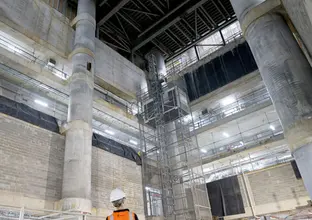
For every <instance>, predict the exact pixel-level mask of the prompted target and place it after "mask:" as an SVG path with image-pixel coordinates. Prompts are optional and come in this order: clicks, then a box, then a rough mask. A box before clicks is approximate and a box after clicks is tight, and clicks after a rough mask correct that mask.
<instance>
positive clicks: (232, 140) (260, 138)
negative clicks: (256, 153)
mask: <svg viewBox="0 0 312 220" xmlns="http://www.w3.org/2000/svg"><path fill="white" fill-rule="evenodd" d="M258 130H259V132H257V131H258ZM247 133H254V134H253V135H250V136H247V135H246V134H247ZM281 134H283V128H282V126H281V124H280V121H279V120H276V121H273V122H270V123H268V124H264V125H260V126H257V127H254V128H252V129H249V130H247V131H244V132H242V133H238V134H236V135H233V136H231V137H228V138H224V139H222V140H219V141H215V142H213V143H209V144H207V145H204V146H202V148H205V149H207V150H206V152H205V154H204V155H203V159H204V160H205V159H206V158H210V157H215V156H218V155H221V154H225V153H236V152H238V151H242V150H246V149H249V148H252V147H256V146H259V145H260V144H261V143H264V142H266V141H268V140H270V139H273V138H274V137H277V136H279V135H281Z"/></svg>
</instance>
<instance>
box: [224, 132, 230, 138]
mask: <svg viewBox="0 0 312 220" xmlns="http://www.w3.org/2000/svg"><path fill="white" fill-rule="evenodd" d="M222 134H223V136H224V137H226V138H228V137H230V135H229V134H228V133H226V132H223V133H222Z"/></svg>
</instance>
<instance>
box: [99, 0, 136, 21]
mask: <svg viewBox="0 0 312 220" xmlns="http://www.w3.org/2000/svg"><path fill="white" fill-rule="evenodd" d="M129 1H130V0H121V1H120V2H119V3H118V4H117V5H116V7H114V8H113V9H112V10H111V11H110V12H108V13H107V14H106V15H105V16H104V17H103V18H102V19H101V20H100V21H99V22H98V23H97V24H98V26H101V25H103V24H104V23H105V22H106V21H107V20H108V19H110V18H111V17H112V16H113V15H114V14H115V13H117V12H118V11H119V9H121V8H122V7H123V6H125V5H126V4H127V3H128V2H129Z"/></svg>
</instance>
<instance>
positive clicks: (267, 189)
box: [248, 164, 308, 206]
mask: <svg viewBox="0 0 312 220" xmlns="http://www.w3.org/2000/svg"><path fill="white" fill-rule="evenodd" d="M248 179H249V183H250V186H251V189H252V193H253V198H254V199H255V204H256V205H262V204H266V203H275V202H276V203H277V202H279V201H283V200H288V199H298V198H300V197H305V196H308V193H307V191H306V189H305V188H304V185H303V181H302V180H297V179H296V176H295V173H294V171H293V169H292V167H291V165H290V164H288V165H284V166H279V167H276V168H273V169H268V170H264V171H261V172H256V173H251V174H249V175H248ZM299 205H305V204H297V205H295V206H299Z"/></svg>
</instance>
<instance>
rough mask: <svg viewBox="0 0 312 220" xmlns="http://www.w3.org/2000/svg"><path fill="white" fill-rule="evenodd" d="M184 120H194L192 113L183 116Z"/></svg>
mask: <svg viewBox="0 0 312 220" xmlns="http://www.w3.org/2000/svg"><path fill="white" fill-rule="evenodd" d="M183 120H184V122H186V123H187V122H190V121H191V120H192V116H191V115H186V116H185V117H184V118H183Z"/></svg>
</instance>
